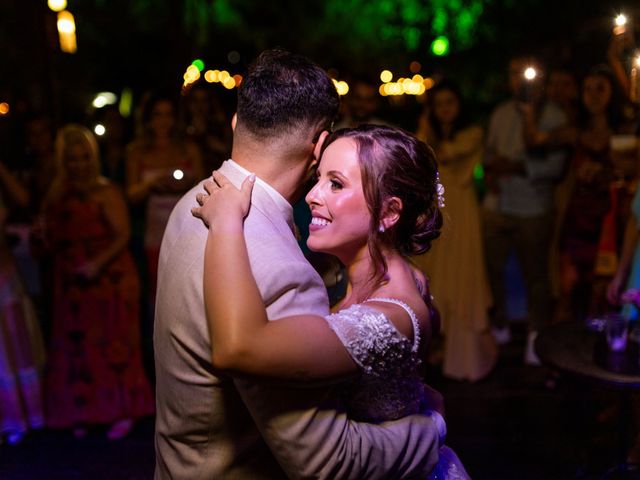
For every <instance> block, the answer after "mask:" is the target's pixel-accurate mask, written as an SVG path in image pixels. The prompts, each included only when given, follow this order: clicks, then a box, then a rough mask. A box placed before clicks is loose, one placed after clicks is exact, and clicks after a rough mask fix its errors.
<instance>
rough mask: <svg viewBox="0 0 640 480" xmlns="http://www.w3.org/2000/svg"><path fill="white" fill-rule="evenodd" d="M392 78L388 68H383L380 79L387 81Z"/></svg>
mask: <svg viewBox="0 0 640 480" xmlns="http://www.w3.org/2000/svg"><path fill="white" fill-rule="evenodd" d="M392 79H393V73H391V72H390V71H389V70H383V71H382V72H381V73H380V80H382V81H383V82H384V83H389V82H390V81H391V80H392Z"/></svg>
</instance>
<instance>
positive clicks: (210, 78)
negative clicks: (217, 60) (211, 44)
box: [204, 70, 218, 83]
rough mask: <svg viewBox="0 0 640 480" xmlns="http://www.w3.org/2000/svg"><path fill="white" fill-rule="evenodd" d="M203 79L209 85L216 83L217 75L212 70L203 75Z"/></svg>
mask: <svg viewBox="0 0 640 480" xmlns="http://www.w3.org/2000/svg"><path fill="white" fill-rule="evenodd" d="M204 79H205V80H206V81H207V82H209V83H213V82H217V81H218V73H217V72H215V71H214V70H207V71H206V72H205V74H204Z"/></svg>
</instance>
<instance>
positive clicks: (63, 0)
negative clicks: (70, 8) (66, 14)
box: [47, 0, 67, 12]
mask: <svg viewBox="0 0 640 480" xmlns="http://www.w3.org/2000/svg"><path fill="white" fill-rule="evenodd" d="M47 5H48V6H49V8H50V9H51V10H53V11H54V12H61V11H62V10H64V9H65V8H67V0H48V1H47Z"/></svg>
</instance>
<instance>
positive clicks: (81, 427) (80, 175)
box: [44, 125, 154, 439]
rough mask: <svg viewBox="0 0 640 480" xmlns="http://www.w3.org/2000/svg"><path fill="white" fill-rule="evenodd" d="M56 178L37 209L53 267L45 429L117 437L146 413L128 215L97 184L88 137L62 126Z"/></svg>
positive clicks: (108, 186) (150, 406)
mask: <svg viewBox="0 0 640 480" xmlns="http://www.w3.org/2000/svg"><path fill="white" fill-rule="evenodd" d="M56 156H57V160H58V162H59V174H58V176H57V177H56V178H55V180H54V183H53V186H52V189H51V190H50V192H49V195H48V196H47V198H46V200H45V204H44V224H45V241H46V244H47V246H48V248H49V250H50V252H51V254H52V255H53V259H54V267H53V269H54V285H53V289H54V295H53V299H54V301H53V328H52V335H51V344H50V349H49V370H48V375H47V383H46V386H47V399H46V400H47V401H46V404H47V407H48V408H47V423H48V425H49V426H50V427H53V428H74V433H75V434H76V435H77V436H83V435H84V434H86V427H87V426H90V425H93V424H110V425H111V427H110V429H109V431H108V433H107V435H108V437H109V438H110V439H117V438H121V437H123V436H125V435H126V434H127V433H128V432H129V431H130V430H131V428H132V426H133V422H134V420H135V419H137V418H139V417H142V416H145V415H150V414H152V413H153V411H154V400H153V396H152V392H151V388H150V385H149V383H148V381H147V379H146V378H145V375H144V371H143V368H142V362H141V354H140V316H139V311H140V310H139V282H138V276H137V272H136V269H135V265H134V263H133V260H132V257H131V254H130V253H129V250H128V242H129V216H128V210H127V206H126V203H125V201H124V197H123V195H122V193H121V192H120V190H119V189H118V188H117V187H115V186H114V185H113V184H112V183H111V182H110V181H109V180H107V179H106V178H105V177H102V176H100V174H99V172H100V161H99V157H98V147H97V144H96V141H95V138H94V137H93V135H92V134H91V133H90V132H89V131H88V130H87V129H86V128H84V127H82V126H79V125H68V126H66V127H64V128H63V129H61V131H60V132H59V133H58V136H57V138H56Z"/></svg>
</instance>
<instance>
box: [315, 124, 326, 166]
mask: <svg viewBox="0 0 640 480" xmlns="http://www.w3.org/2000/svg"><path fill="white" fill-rule="evenodd" d="M328 135H329V132H328V131H327V130H323V131H322V132H320V135H319V136H318V141H317V142H316V146H315V147H313V156H314V157H315V159H316V161H320V152H321V151H322V145H324V141H325V140H326V139H327V136H328Z"/></svg>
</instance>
